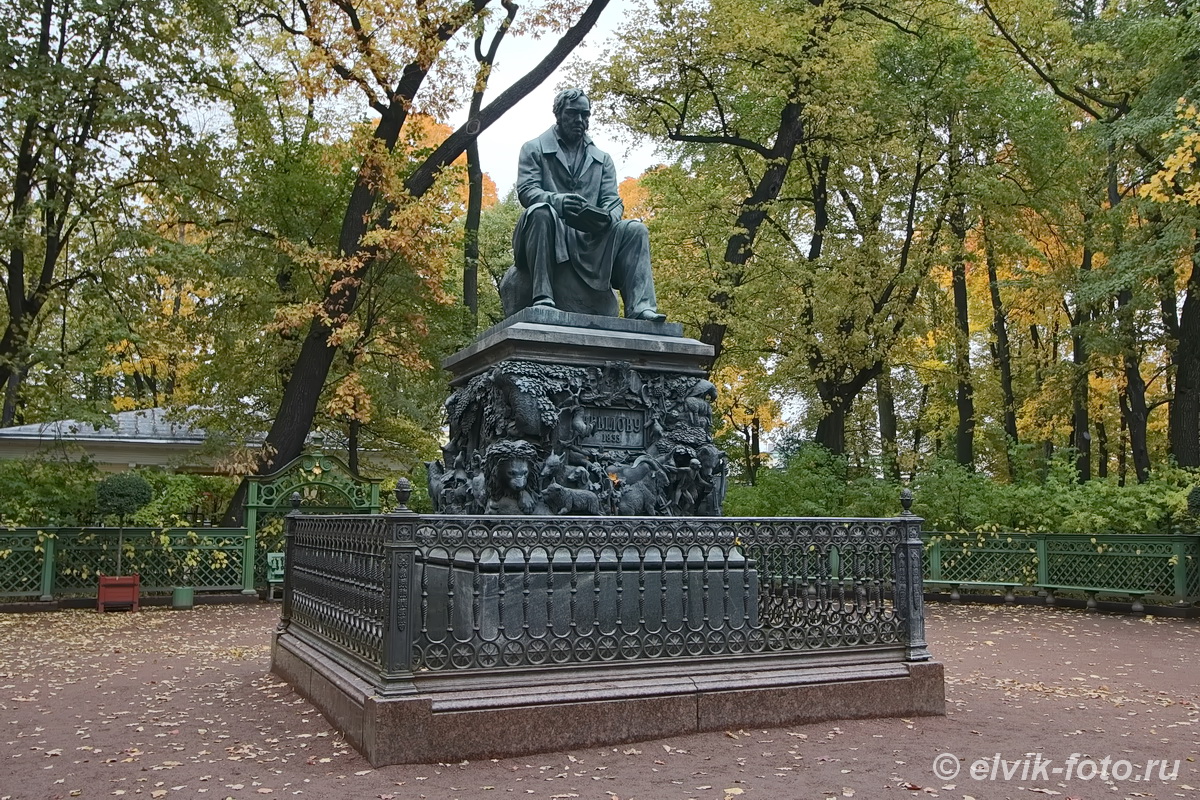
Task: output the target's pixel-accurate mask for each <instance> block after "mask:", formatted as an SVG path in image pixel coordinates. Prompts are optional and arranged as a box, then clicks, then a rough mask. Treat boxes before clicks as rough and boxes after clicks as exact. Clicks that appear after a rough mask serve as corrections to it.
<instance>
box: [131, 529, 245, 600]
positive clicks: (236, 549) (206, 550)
mask: <svg viewBox="0 0 1200 800" xmlns="http://www.w3.org/2000/svg"><path fill="white" fill-rule="evenodd" d="M169 536H170V546H171V553H172V555H171V564H170V567H169V570H168V578H169V583H168V584H164V585H163V586H162V587H161V588H164V589H169V588H171V587H173V586H179V585H187V586H192V587H195V588H197V589H200V590H201V591H219V590H225V591H233V590H238V589H241V588H242V558H243V544H244V542H245V533H244V532H243V531H238V530H233V531H229V530H220V529H189V530H186V531H185V530H173V531H170V532H169ZM151 591H153V589H151Z"/></svg>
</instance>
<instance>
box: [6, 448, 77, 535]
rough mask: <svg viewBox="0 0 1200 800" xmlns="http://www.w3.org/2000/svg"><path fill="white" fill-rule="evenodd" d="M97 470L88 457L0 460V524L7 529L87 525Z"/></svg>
mask: <svg viewBox="0 0 1200 800" xmlns="http://www.w3.org/2000/svg"><path fill="white" fill-rule="evenodd" d="M99 478H100V470H99V469H97V468H96V465H95V464H94V463H92V462H91V461H90V460H88V459H87V458H83V459H80V460H79V461H57V460H50V459H43V458H27V459H19V460H16V459H14V460H2V461H0V523H2V524H4V525H6V526H12V527H17V526H32V527H36V526H40V525H45V526H58V525H66V526H72V525H86V524H88V523H89V522H91V520H92V517H93V516H94V514H95V512H96V481H97V480H99Z"/></svg>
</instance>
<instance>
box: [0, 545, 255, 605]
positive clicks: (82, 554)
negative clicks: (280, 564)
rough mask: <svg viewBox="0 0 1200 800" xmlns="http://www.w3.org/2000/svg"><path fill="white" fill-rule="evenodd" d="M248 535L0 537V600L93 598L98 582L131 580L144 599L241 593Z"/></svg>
mask: <svg viewBox="0 0 1200 800" xmlns="http://www.w3.org/2000/svg"><path fill="white" fill-rule="evenodd" d="M247 535H248V534H247V530H246V529H245V528H15V529H10V530H0V598H3V599H6V600H52V599H54V598H59V597H73V596H82V597H87V596H94V595H95V594H96V586H97V580H96V578H97V576H98V575H118V574H124V575H131V574H134V573H136V574H138V575H139V576H141V591H142V593H143V594H155V593H169V592H170V591H171V590H172V589H173V588H174V587H176V586H191V587H193V588H194V589H195V590H196V591H199V592H217V591H224V592H229V591H244V590H245V589H246V588H247V587H245V586H244V585H243V582H244V572H245V571H244V569H243V561H244V559H245V552H246V537H247ZM249 588H250V589H253V587H252V586H251V587H249Z"/></svg>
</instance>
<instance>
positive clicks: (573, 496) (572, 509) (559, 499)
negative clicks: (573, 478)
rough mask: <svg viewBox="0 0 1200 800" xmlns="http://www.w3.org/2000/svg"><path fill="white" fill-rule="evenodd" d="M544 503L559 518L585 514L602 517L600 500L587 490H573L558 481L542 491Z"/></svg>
mask: <svg viewBox="0 0 1200 800" xmlns="http://www.w3.org/2000/svg"><path fill="white" fill-rule="evenodd" d="M542 502H544V503H545V504H546V506H547V507H548V508H549V509H550V513H551V514H557V515H559V516H564V515H575V514H584V515H588V516H599V515H600V498H598V497H596V495H595V494H594V493H593V492H589V491H588V490H586V489H571V488H568V487H566V486H563V485H562V484H560V483H559V482H558V481H551V483H550V485H549V486H547V487H546V488H545V489H544V490H542Z"/></svg>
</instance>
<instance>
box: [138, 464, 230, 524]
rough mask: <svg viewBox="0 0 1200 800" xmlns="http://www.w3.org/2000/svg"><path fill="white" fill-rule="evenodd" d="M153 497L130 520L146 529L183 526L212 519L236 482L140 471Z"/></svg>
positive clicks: (224, 503)
mask: <svg viewBox="0 0 1200 800" xmlns="http://www.w3.org/2000/svg"><path fill="white" fill-rule="evenodd" d="M140 474H141V475H142V476H143V477H144V478H145V479H146V480H147V481H148V482H149V484H150V486H151V488H152V489H153V492H154V496H153V499H151V500H150V502H149V503H147V504H146V505H144V506H143V507H142V508H140V509H138V511H137V512H136V513H135V514H134V515H133V516H132V518H131V523H132V524H134V525H137V526H142V527H147V528H160V527H181V526H184V525H188V524H197V519H196V518H197V517H199V518H201V519H211V518H213V517H215V516H217V515H219V514H220V512H221V510H222V509H224V508H225V505H226V504H227V503H228V502H229V498H230V497H232V496H233V492H234V490H235V489H236V488H237V482H236V481H235V480H233V479H232V478H228V477H223V476H217V475H188V474H181V473H170V472H162V471H159V470H146V471H144V472H141V473H140Z"/></svg>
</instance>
